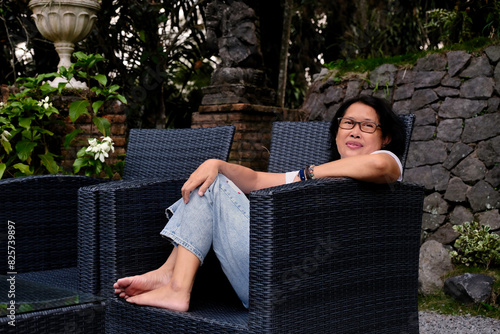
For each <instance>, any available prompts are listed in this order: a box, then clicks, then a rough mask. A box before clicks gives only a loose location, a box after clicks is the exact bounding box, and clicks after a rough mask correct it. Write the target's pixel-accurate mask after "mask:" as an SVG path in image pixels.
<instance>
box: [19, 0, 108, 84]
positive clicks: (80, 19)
mask: <svg viewBox="0 0 500 334" xmlns="http://www.w3.org/2000/svg"><path fill="white" fill-rule="evenodd" d="M28 7H29V8H30V9H31V11H32V12H33V15H32V17H33V19H34V20H35V24H36V27H37V29H38V31H40V33H41V34H42V36H43V37H45V38H47V39H48V40H50V41H52V42H53V43H54V46H55V48H56V51H57V54H58V55H59V64H58V65H57V67H58V68H60V67H61V66H64V67H65V68H68V67H69V66H70V65H71V55H72V53H73V50H74V48H75V44H74V43H77V42H80V41H81V40H83V39H85V38H86V37H87V36H88V34H89V33H90V32H91V31H92V27H93V26H94V23H95V21H96V19H97V15H96V13H97V12H98V11H99V9H100V8H101V5H100V4H99V2H98V1H96V0H31V1H30V2H29V4H28ZM59 82H64V79H62V78H56V79H54V80H53V81H52V82H51V84H50V85H51V86H52V87H57V85H58V84H59ZM69 86H71V88H80V89H81V88H87V86H86V84H85V83H82V82H78V81H76V80H75V79H71V81H70V82H69Z"/></svg>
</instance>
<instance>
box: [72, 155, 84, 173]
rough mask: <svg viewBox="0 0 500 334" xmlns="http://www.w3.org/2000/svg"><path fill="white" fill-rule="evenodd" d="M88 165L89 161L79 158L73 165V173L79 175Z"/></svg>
mask: <svg viewBox="0 0 500 334" xmlns="http://www.w3.org/2000/svg"><path fill="white" fill-rule="evenodd" d="M87 165H88V160H87V159H84V158H78V159H76V160H75V162H74V163H73V171H74V172H75V174H76V173H78V172H79V171H80V169H81V168H82V167H85V166H87Z"/></svg>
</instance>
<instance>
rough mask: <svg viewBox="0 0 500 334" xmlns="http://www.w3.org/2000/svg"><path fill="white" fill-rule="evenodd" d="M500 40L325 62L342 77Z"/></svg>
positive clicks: (483, 39) (471, 49) (480, 39)
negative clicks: (378, 56) (379, 56)
mask: <svg viewBox="0 0 500 334" xmlns="http://www.w3.org/2000/svg"><path fill="white" fill-rule="evenodd" d="M498 42H499V40H496V39H490V38H486V37H478V38H474V39H472V40H470V41H467V42H464V43H460V44H453V45H450V46H446V47H444V48H442V49H439V50H428V51H422V52H418V53H412V54H405V55H401V56H394V57H381V58H369V59H351V60H337V61H334V62H331V63H328V64H325V67H326V68H327V69H329V70H334V69H335V70H337V74H336V76H338V77H341V76H343V75H344V74H346V73H349V72H354V73H365V72H369V71H373V70H374V69H376V68H377V67H379V66H380V65H383V64H394V65H396V66H408V67H410V68H411V67H413V66H414V65H415V64H416V63H417V60H418V59H420V58H423V57H425V56H426V55H428V54H430V53H446V52H448V51H458V50H460V51H466V52H469V53H474V52H479V51H482V50H484V49H485V48H486V47H487V46H489V45H493V44H498Z"/></svg>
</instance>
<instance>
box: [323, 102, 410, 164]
mask: <svg viewBox="0 0 500 334" xmlns="http://www.w3.org/2000/svg"><path fill="white" fill-rule="evenodd" d="M356 102H359V103H363V104H365V105H367V106H369V107H372V108H373V109H375V111H376V113H377V115H378V119H379V122H380V127H381V128H382V138H386V137H387V136H390V137H391V142H390V143H389V144H387V146H385V147H384V148H383V149H384V150H388V151H391V152H392V153H394V154H396V155H397V156H398V157H401V155H402V154H403V152H404V149H405V140H406V133H405V130H404V124H403V122H402V121H401V120H400V119H399V117H398V116H397V115H396V114H395V113H394V111H393V110H392V108H391V107H390V106H389V104H388V103H387V102H386V101H385V100H383V99H381V98H377V97H374V96H370V95H361V96H358V97H355V98H352V99H349V100H347V101H345V102H344V103H343V104H342V105H341V106H340V108H339V110H337V113H336V114H335V117H334V118H333V120H332V124H331V125H330V149H331V155H330V160H332V161H333V160H337V159H340V154H339V151H338V149H337V143H336V140H335V138H336V137H337V133H338V131H339V123H338V118H339V117H344V115H345V113H346V110H347V108H349V107H350V106H351V105H352V104H354V103H356Z"/></svg>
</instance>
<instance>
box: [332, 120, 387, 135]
mask: <svg viewBox="0 0 500 334" xmlns="http://www.w3.org/2000/svg"><path fill="white" fill-rule="evenodd" d="M343 119H348V120H350V121H352V122H353V123H354V124H353V126H352V127H351V128H343V127H341V126H340V124H341V121H342V120H343ZM337 121H338V123H339V128H341V129H344V130H352V129H354V127H355V126H356V124H358V125H359V129H360V130H361V132H364V133H375V132H376V131H377V128H382V126H381V125H380V124H377V123H375V122H372V121H361V122H358V121H355V120H353V119H352V118H349V117H339V118H337ZM361 123H371V124H375V127H374V128H373V129H374V130H373V131H372V132H368V131H366V130H363V128H362V127H361Z"/></svg>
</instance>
